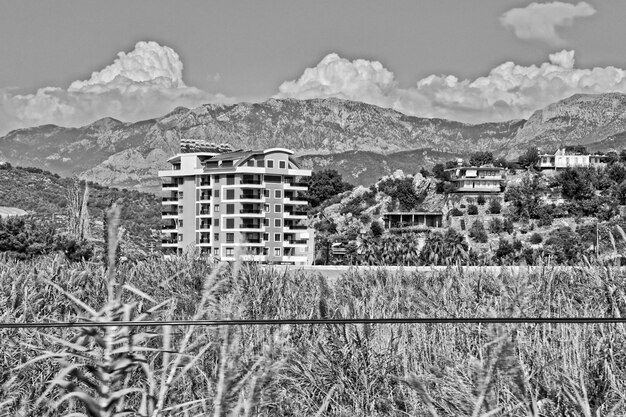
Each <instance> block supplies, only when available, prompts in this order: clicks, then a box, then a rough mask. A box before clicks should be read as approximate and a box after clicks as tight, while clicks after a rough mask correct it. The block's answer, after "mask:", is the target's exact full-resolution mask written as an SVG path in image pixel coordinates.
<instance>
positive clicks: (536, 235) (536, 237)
mask: <svg viewBox="0 0 626 417" xmlns="http://www.w3.org/2000/svg"><path fill="white" fill-rule="evenodd" d="M529 242H530V243H532V244H533V245H538V244H540V243H541V242H543V238H542V237H541V235H540V234H539V233H536V232H535V233H533V234H532V235H530V239H529Z"/></svg>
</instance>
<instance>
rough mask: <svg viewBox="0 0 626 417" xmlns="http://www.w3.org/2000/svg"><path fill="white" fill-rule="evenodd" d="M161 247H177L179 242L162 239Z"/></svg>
mask: <svg viewBox="0 0 626 417" xmlns="http://www.w3.org/2000/svg"><path fill="white" fill-rule="evenodd" d="M161 246H163V247H169V248H171V247H176V246H178V240H176V239H161Z"/></svg>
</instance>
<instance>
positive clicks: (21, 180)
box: [0, 164, 161, 249]
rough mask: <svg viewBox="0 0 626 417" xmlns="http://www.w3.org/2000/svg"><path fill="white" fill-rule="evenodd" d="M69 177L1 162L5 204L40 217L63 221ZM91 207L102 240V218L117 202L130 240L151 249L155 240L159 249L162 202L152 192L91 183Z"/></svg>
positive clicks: (0, 180)
mask: <svg viewBox="0 0 626 417" xmlns="http://www.w3.org/2000/svg"><path fill="white" fill-rule="evenodd" d="M71 182H72V180H71V179H69V178H62V177H60V176H59V175H58V174H52V173H50V172H48V171H42V170H40V169H38V168H20V167H12V166H10V165H6V164H2V165H0V201H2V204H3V205H4V206H9V207H17V208H21V209H23V210H26V211H27V212H29V213H30V214H33V215H35V216H37V217H43V218H48V219H50V220H52V219H53V218H55V219H56V220H57V221H60V222H63V218H64V216H65V215H66V205H67V202H66V197H65V196H66V190H67V189H68V187H69V185H70V184H71ZM89 190H90V191H89V200H88V204H87V207H88V210H89V216H90V219H91V220H92V227H93V233H92V235H93V237H94V238H96V239H101V238H102V237H101V221H102V218H103V214H104V211H105V210H106V209H107V208H108V207H109V206H110V205H111V204H112V203H113V202H117V203H118V204H119V205H120V207H121V212H122V214H121V225H122V227H123V228H124V229H125V230H126V237H127V239H128V240H129V241H130V242H131V243H132V244H133V245H134V246H136V247H139V248H142V249H147V248H149V246H150V244H151V243H153V244H154V247H155V248H158V234H157V235H155V234H154V232H153V231H154V230H157V231H158V229H159V225H160V217H161V204H160V201H159V200H158V199H157V198H156V197H155V196H154V195H153V194H149V193H141V192H139V191H134V190H131V191H129V190H117V189H114V188H109V187H103V186H101V185H98V184H94V183H90V184H89Z"/></svg>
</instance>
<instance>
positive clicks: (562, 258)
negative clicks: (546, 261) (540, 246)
mask: <svg viewBox="0 0 626 417" xmlns="http://www.w3.org/2000/svg"><path fill="white" fill-rule="evenodd" d="M544 247H545V248H546V251H547V254H548V255H551V256H552V257H553V259H554V260H555V261H556V262H557V263H561V264H572V263H575V262H577V261H578V260H579V258H580V256H581V255H582V253H583V249H584V248H583V245H582V244H581V242H580V239H579V236H578V235H577V234H576V233H575V232H574V231H573V230H572V229H571V228H569V227H567V226H564V227H559V228H558V229H556V230H552V231H551V232H550V237H549V238H548V240H546V242H545V246H544Z"/></svg>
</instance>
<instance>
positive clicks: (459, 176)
mask: <svg viewBox="0 0 626 417" xmlns="http://www.w3.org/2000/svg"><path fill="white" fill-rule="evenodd" d="M446 171H448V172H450V181H452V182H453V183H454V185H455V187H456V192H457V193H478V194H482V193H499V192H502V190H503V189H504V180H505V179H506V170H505V169H504V168H501V167H496V166H493V165H483V166H480V167H473V166H462V165H459V166H457V167H456V168H451V169H447V170H446Z"/></svg>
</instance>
